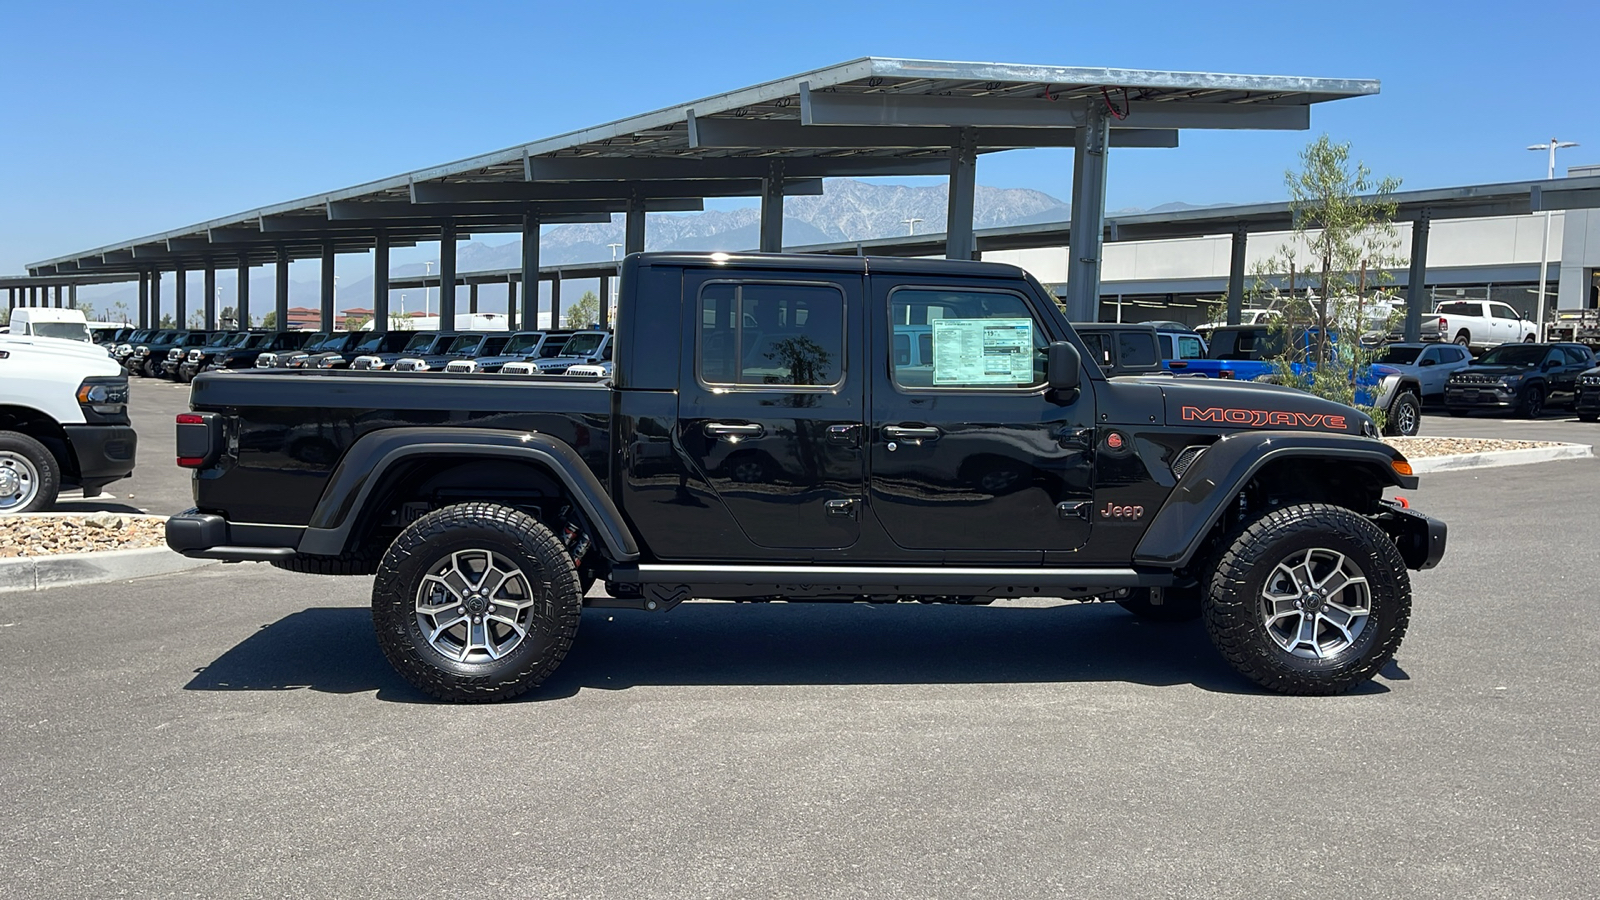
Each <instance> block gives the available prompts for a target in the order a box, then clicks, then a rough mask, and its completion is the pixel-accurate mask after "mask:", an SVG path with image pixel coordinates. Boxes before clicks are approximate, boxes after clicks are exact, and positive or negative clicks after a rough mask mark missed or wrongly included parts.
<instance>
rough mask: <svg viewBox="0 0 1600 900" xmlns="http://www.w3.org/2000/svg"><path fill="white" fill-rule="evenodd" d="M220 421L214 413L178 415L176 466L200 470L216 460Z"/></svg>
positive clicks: (219, 439) (220, 434) (219, 440)
mask: <svg viewBox="0 0 1600 900" xmlns="http://www.w3.org/2000/svg"><path fill="white" fill-rule="evenodd" d="M221 437H222V420H221V418H219V417H218V416H217V414H216V413H178V442H177V443H178V465H180V466H182V467H183V468H185V469H201V468H204V467H205V466H206V465H207V464H209V463H210V462H211V461H212V460H214V459H216V458H217V451H218V449H219V445H220V444H221Z"/></svg>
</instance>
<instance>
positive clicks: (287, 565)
mask: <svg viewBox="0 0 1600 900" xmlns="http://www.w3.org/2000/svg"><path fill="white" fill-rule="evenodd" d="M382 559H383V557H382V556H381V555H380V554H377V553H374V552H372V551H371V550H366V549H362V550H346V551H345V552H343V553H341V554H339V555H338V556H312V555H310V554H307V553H296V554H295V555H294V556H290V557H285V558H283V559H274V560H271V562H272V564H273V565H274V566H276V567H277V568H280V569H283V570H284V571H285V572H299V573H300V574H302V575H376V574H377V573H378V564H379V563H380V562H381V561H382Z"/></svg>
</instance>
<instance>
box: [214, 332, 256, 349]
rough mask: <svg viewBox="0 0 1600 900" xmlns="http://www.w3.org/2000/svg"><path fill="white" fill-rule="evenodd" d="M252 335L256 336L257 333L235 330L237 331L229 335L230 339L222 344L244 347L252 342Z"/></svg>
mask: <svg viewBox="0 0 1600 900" xmlns="http://www.w3.org/2000/svg"><path fill="white" fill-rule="evenodd" d="M252 337H255V335H253V334H251V333H250V332H248V331H235V332H233V333H231V334H229V335H228V339H227V340H226V341H224V342H223V343H222V346H224V347H243V346H245V345H246V344H248V343H250V338H252Z"/></svg>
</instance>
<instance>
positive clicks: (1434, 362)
mask: <svg viewBox="0 0 1600 900" xmlns="http://www.w3.org/2000/svg"><path fill="white" fill-rule="evenodd" d="M1438 363H1439V361H1438V360H1437V359H1434V358H1433V357H1431V356H1430V357H1428V358H1427V359H1424V360H1423V361H1422V362H1419V363H1417V365H1418V366H1419V367H1420V366H1433V365H1438Z"/></svg>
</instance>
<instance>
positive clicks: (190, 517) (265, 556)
mask: <svg viewBox="0 0 1600 900" xmlns="http://www.w3.org/2000/svg"><path fill="white" fill-rule="evenodd" d="M302 531H304V529H302V528H298V527H293V526H287V525H251V524H245V523H240V522H229V521H228V520H227V519H224V518H223V517H221V516H219V515H216V514H214V513H203V512H200V511H199V510H193V509H191V510H189V511H188V512H185V513H182V514H181V515H176V516H173V517H172V518H170V519H168V520H167V546H168V547H171V548H172V549H173V550H176V551H177V552H179V553H182V554H183V555H184V556H187V557H189V558H191V559H221V560H228V561H232V562H239V561H243V560H256V561H262V562H265V561H269V560H274V559H286V558H288V557H291V556H294V554H295V546H296V545H298V544H299V543H300V534H301V532H302Z"/></svg>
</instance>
